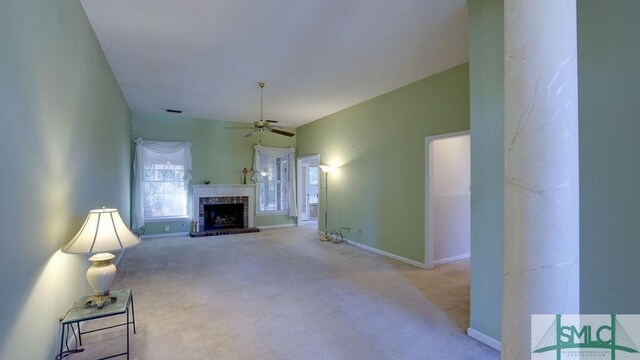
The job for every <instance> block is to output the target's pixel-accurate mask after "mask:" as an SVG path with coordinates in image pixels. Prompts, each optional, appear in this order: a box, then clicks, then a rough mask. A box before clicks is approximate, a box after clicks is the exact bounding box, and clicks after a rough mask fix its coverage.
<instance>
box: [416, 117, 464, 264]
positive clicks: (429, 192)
mask: <svg viewBox="0 0 640 360" xmlns="http://www.w3.org/2000/svg"><path fill="white" fill-rule="evenodd" d="M465 135H469V141H471V131H470V130H464V131H456V132H452V133H446V134H439V135H433V136H426V137H425V138H424V154H425V157H424V159H425V167H424V168H425V177H424V204H425V206H424V223H425V225H426V226H425V227H424V262H425V265H426V267H427V269H433V266H434V264H433V238H434V233H433V224H434V216H433V212H434V206H433V205H434V204H433V191H434V189H433V183H434V181H432V180H431V176H432V175H433V165H434V158H433V142H434V141H435V140H440V139H446V138H452V137H458V136H465Z"/></svg>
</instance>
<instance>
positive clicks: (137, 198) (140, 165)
mask: <svg viewBox="0 0 640 360" xmlns="http://www.w3.org/2000/svg"><path fill="white" fill-rule="evenodd" d="M144 149H148V150H151V151H154V152H157V153H161V154H174V153H176V152H182V153H183V154H184V168H185V171H184V178H183V179H182V180H183V181H186V182H188V181H190V180H191V142H189V141H186V142H169V141H151V140H143V139H141V138H137V139H136V140H135V152H134V155H133V204H132V206H133V209H132V213H133V219H132V220H133V221H132V227H133V228H134V229H139V228H141V227H143V226H144ZM187 185H188V183H187Z"/></svg>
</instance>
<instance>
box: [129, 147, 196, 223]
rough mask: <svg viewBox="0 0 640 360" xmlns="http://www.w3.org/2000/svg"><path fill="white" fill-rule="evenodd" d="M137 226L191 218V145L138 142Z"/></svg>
mask: <svg viewBox="0 0 640 360" xmlns="http://www.w3.org/2000/svg"><path fill="white" fill-rule="evenodd" d="M135 143H136V151H135V161H134V169H133V172H134V198H133V226H134V227H135V228H140V227H142V226H144V222H145V221H148V220H164V219H174V218H186V217H188V210H187V206H188V205H187V204H188V200H187V197H188V190H189V180H190V179H191V143H190V142H188V141H187V142H165V141H149V140H142V139H136V141H135Z"/></svg>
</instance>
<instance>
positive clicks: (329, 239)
mask: <svg viewBox="0 0 640 360" xmlns="http://www.w3.org/2000/svg"><path fill="white" fill-rule="evenodd" d="M319 240H320V241H331V236H330V235H329V232H328V231H327V230H325V231H324V234H323V235H322V237H321V238H320V239H319Z"/></svg>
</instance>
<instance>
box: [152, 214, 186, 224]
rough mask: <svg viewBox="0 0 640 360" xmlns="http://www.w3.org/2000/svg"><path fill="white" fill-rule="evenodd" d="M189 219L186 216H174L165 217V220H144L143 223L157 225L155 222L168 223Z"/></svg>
mask: <svg viewBox="0 0 640 360" xmlns="http://www.w3.org/2000/svg"><path fill="white" fill-rule="evenodd" d="M190 219H191V218H190V217H188V216H174V217H166V218H152V219H144V222H146V223H147V222H148V223H157V222H168V221H187V220H190Z"/></svg>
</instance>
